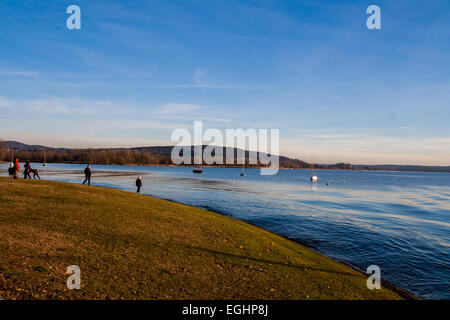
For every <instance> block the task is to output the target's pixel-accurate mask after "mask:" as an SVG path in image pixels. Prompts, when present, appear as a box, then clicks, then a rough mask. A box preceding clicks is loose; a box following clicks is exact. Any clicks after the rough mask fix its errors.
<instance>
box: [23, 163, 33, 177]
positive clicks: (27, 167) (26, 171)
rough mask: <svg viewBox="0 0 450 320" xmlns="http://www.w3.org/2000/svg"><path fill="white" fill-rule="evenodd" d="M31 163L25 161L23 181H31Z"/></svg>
mask: <svg viewBox="0 0 450 320" xmlns="http://www.w3.org/2000/svg"><path fill="white" fill-rule="evenodd" d="M30 172H31V163H30V160H27V162H26V163H25V169H24V170H23V178H24V179H31V175H30Z"/></svg>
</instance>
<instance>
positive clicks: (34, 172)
mask: <svg viewBox="0 0 450 320" xmlns="http://www.w3.org/2000/svg"><path fill="white" fill-rule="evenodd" d="M31 173H33V179H36V177H38V179H39V180H41V177H39V172H38V169H31Z"/></svg>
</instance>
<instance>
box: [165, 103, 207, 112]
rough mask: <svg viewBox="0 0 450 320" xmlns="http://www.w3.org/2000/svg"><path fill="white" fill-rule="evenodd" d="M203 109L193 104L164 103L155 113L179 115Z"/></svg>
mask: <svg viewBox="0 0 450 320" xmlns="http://www.w3.org/2000/svg"><path fill="white" fill-rule="evenodd" d="M204 108H205V107H203V106H199V105H195V104H186V103H165V104H163V105H161V106H160V107H159V109H158V111H157V113H158V114H162V115H168V114H180V113H186V112H191V111H196V110H200V109H204Z"/></svg>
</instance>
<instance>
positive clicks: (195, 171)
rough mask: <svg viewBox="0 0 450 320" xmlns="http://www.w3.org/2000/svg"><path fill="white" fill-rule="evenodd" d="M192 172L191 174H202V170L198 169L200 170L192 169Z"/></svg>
mask: <svg viewBox="0 0 450 320" xmlns="http://www.w3.org/2000/svg"><path fill="white" fill-rule="evenodd" d="M192 172H193V173H202V172H203V169H200V168H194V169H192Z"/></svg>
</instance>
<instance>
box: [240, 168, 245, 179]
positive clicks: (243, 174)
mask: <svg viewBox="0 0 450 320" xmlns="http://www.w3.org/2000/svg"><path fill="white" fill-rule="evenodd" d="M241 177H245V172H244V165H242V172H241Z"/></svg>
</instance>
